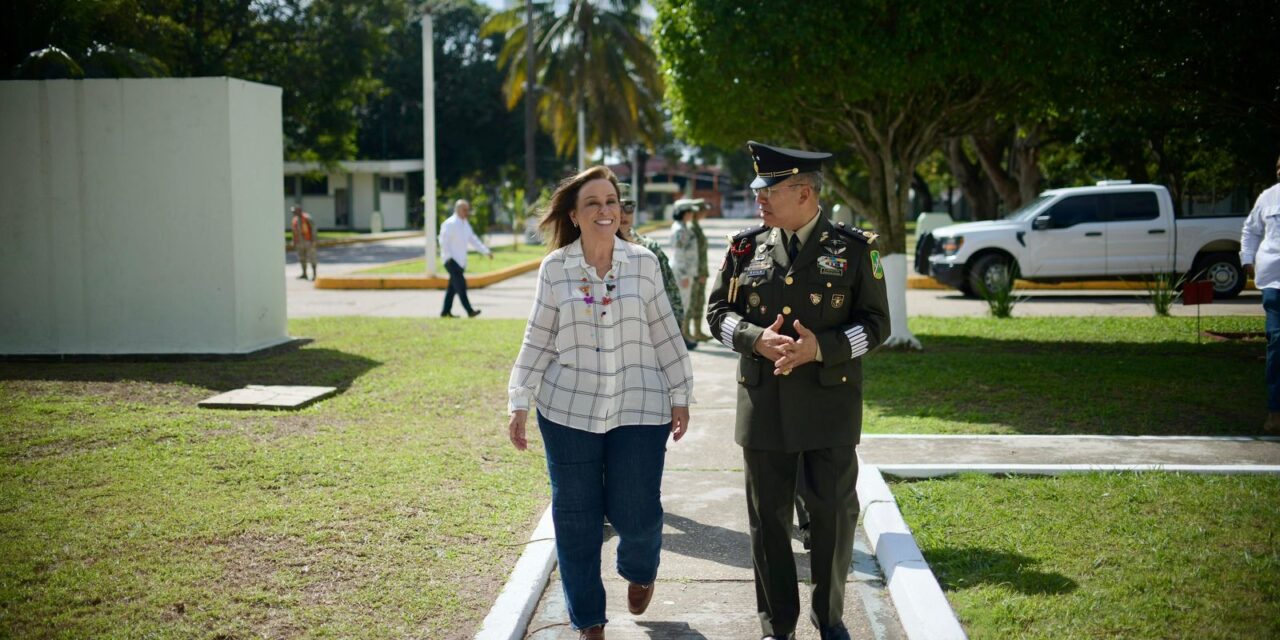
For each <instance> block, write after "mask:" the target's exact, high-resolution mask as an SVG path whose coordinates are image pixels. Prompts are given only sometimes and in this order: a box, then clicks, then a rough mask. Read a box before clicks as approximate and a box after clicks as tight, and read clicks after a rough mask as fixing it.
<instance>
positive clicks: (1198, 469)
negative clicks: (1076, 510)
mask: <svg viewBox="0 0 1280 640" xmlns="http://www.w3.org/2000/svg"><path fill="white" fill-rule="evenodd" d="M877 467H878V468H879V470H880V472H881V473H887V474H889V475H891V476H896V477H899V478H936V477H938V476H949V475H956V474H959V473H963V472H973V473H990V474H1005V473H1007V474H1023V475H1059V474H1063V473H1089V472H1094V471H1102V472H1124V471H1135V472H1137V471H1163V472H1168V473H1175V472H1176V473H1205V474H1280V465H1271V464H968V463H965V464H882V465H877ZM858 482H859V484H861V482H862V478H861V476H859V478H858ZM858 492H859V493H861V492H862V487H861V486H859V487H858Z"/></svg>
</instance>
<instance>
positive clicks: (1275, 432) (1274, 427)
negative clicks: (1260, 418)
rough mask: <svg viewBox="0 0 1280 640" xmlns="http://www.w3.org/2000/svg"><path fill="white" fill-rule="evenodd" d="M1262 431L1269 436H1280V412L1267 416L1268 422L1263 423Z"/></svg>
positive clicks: (1273, 412)
mask: <svg viewBox="0 0 1280 640" xmlns="http://www.w3.org/2000/svg"><path fill="white" fill-rule="evenodd" d="M1262 430H1263V431H1266V432H1267V435H1269V436H1280V411H1272V412H1271V413H1268V414H1267V421H1266V422H1264V423H1262Z"/></svg>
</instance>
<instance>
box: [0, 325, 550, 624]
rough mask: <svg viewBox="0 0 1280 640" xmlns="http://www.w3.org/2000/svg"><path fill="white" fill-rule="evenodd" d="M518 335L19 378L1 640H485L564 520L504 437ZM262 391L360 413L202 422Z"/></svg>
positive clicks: (2, 562)
mask: <svg viewBox="0 0 1280 640" xmlns="http://www.w3.org/2000/svg"><path fill="white" fill-rule="evenodd" d="M522 326H523V323H522V322H519V321H485V322H469V323H458V322H452V323H451V322H448V321H439V320H434V319H433V320H406V319H358V318H337V319H317V320H299V321H294V322H291V323H290V332H291V333H292V334H293V335H305V336H312V337H314V338H316V342H315V343H313V344H311V345H310V346H308V347H306V348H303V349H301V350H299V351H296V352H294V353H290V354H285V355H280V356H276V357H272V358H267V359H263V360H255V361H249V362H216V363H213V362H194V363H138V364H132V363H110V364H49V363H41V364H20V363H0V456H2V459H3V464H2V465H0V531H3V532H4V535H3V537H2V538H0V637H6V638H86V637H101V638H111V637H121V638H123V637H155V638H191V637H218V638H247V637H341V638H387V637H437V638H462V637H470V635H471V634H472V633H473V632H474V630H475V628H476V626H477V624H478V622H479V620H480V619H481V618H483V616H484V615H485V613H486V612H487V610H488V607H489V605H490V603H491V602H492V600H493V598H494V597H495V596H496V594H497V592H498V590H499V589H500V588H501V585H502V584H503V582H504V581H505V579H506V576H507V572H508V571H509V570H510V567H511V566H512V565H513V564H514V562H515V558H516V556H517V555H518V554H519V553H520V551H521V550H522V546H521V545H522V543H524V542H525V541H527V539H528V535H529V532H530V530H531V529H532V527H533V525H534V523H535V521H536V519H537V517H538V515H539V513H540V511H541V509H542V507H543V506H544V505H545V504H546V501H547V497H548V490H547V486H546V479H545V477H546V476H545V470H544V468H543V464H544V463H543V460H542V458H541V457H540V456H538V455H536V454H528V453H524V454H519V453H517V452H515V451H514V450H513V449H512V448H511V446H510V445H509V443H508V442H507V439H506V436H505V428H504V427H505V424H506V404H505V403H506V389H505V387H506V377H507V371H508V370H509V367H510V365H511V362H512V361H513V360H514V357H515V353H516V350H517V349H518V347H519V341H520V336H521V329H522ZM250 383H259V384H311V385H330V386H337V387H339V389H340V393H339V395H338V396H336V397H335V398H332V399H329V400H326V401H324V402H322V403H320V404H318V405H315V406H313V407H310V408H308V409H305V410H303V411H299V412H296V413H272V412H236V411H210V410H201V409H197V408H196V407H195V403H196V402H197V401H198V400H200V399H203V398H205V397H208V396H210V395H213V394H214V393H217V392H221V391H224V390H228V389H232V388H238V387H240V386H243V385H245V384H250ZM533 435H534V436H536V430H535V433H534V434H533ZM533 449H534V450H535V451H540V450H541V448H540V446H537V445H534V447H533Z"/></svg>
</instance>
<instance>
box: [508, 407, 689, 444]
mask: <svg viewBox="0 0 1280 640" xmlns="http://www.w3.org/2000/svg"><path fill="white" fill-rule="evenodd" d="M685 416H686V417H685V419H686V420H688V412H686V413H685ZM528 419H529V412H528V411H513V412H511V421H510V422H508V423H507V437H508V438H510V439H511V444H512V445H514V446H515V448H516V449H517V450H519V451H524V450H525V449H528V448H529V440H528V439H527V438H525V436H524V423H525V422H526V421H527V420H528Z"/></svg>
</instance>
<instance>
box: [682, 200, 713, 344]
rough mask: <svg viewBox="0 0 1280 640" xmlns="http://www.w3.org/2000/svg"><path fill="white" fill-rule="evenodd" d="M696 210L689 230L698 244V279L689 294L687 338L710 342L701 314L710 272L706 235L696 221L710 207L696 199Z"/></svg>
mask: <svg viewBox="0 0 1280 640" xmlns="http://www.w3.org/2000/svg"><path fill="white" fill-rule="evenodd" d="M694 204H695V205H697V208H696V209H694V210H693V211H692V212H691V213H690V214H689V228H690V229H692V230H693V236H694V238H695V239H696V240H697V242H698V277H697V278H694V280H693V291H692V292H691V293H690V294H689V315H688V321H689V325H690V326H689V332H688V334H686V335H688V336H689V337H691V338H693V339H694V340H697V341H699V342H703V341H706V340H710V339H711V336H709V335H707V334H705V333H703V332H702V314H703V312H704V311H705V310H706V308H707V276H708V275H710V270H709V269H708V268H707V234H706V232H705V231H703V230H702V225H700V224H698V221H699V220H701V219H702V218H703V216H705V215H707V209H709V208H710V207H711V205H709V204H707V201H706V200H703V199H702V198H698V199H696V200H694Z"/></svg>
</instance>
